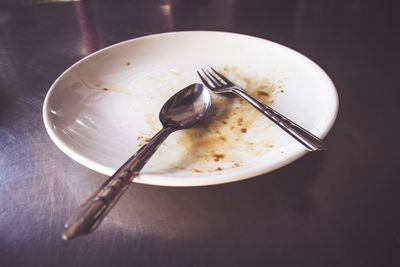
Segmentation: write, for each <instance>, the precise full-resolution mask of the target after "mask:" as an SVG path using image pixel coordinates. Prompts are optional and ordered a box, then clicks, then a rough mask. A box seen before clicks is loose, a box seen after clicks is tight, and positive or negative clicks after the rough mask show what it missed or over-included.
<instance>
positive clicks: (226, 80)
mask: <svg viewBox="0 0 400 267" xmlns="http://www.w3.org/2000/svg"><path fill="white" fill-rule="evenodd" d="M210 69H212V70H213V72H215V74H217V75H218V77H219V78H221V80H223V81H224V82H226V84H228V85H232V84H233V83H232V82H231V81H230V80H228V79H227V78H225V76H224V75H222V74H221V73H219V72H218V71H216V70H214V69H213V68H212V67H210Z"/></svg>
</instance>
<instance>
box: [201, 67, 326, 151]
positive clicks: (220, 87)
mask: <svg viewBox="0 0 400 267" xmlns="http://www.w3.org/2000/svg"><path fill="white" fill-rule="evenodd" d="M201 70H202V72H203V75H202V74H201V73H200V72H199V71H197V75H199V77H200V79H201V80H202V82H203V83H204V85H205V86H207V87H208V89H210V90H211V91H213V92H215V93H218V94H219V93H233V94H236V95H238V96H240V97H242V98H244V99H245V100H246V101H247V102H249V103H250V104H251V105H253V106H254V107H255V108H256V109H258V110H259V111H260V112H261V113H262V114H264V115H265V116H266V117H268V118H269V119H270V120H272V121H273V122H274V123H276V124H277V125H278V126H279V127H281V128H282V129H283V130H285V131H286V132H287V133H288V134H290V135H291V136H292V137H294V138H295V139H296V140H297V141H299V142H300V143H301V144H303V145H304V146H305V147H306V148H307V149H308V150H309V151H316V150H326V144H325V143H324V141H323V140H321V139H320V138H318V137H317V136H315V135H313V134H312V133H310V132H308V131H307V130H305V129H304V128H302V127H300V126H299V125H297V124H296V123H294V122H293V121H291V120H289V119H288V118H286V117H285V116H283V115H281V114H279V113H278V112H277V111H276V110H274V109H272V108H271V107H269V106H267V105H265V104H263V103H261V102H260V101H258V100H257V99H255V98H254V97H252V96H250V95H249V94H247V93H246V92H244V90H243V89H242V88H240V87H239V86H237V85H236V84H234V83H232V82H231V81H230V80H228V79H227V78H226V77H225V76H224V75H222V74H221V73H219V72H217V71H216V70H214V69H213V68H211V70H212V72H211V71H209V70H207V71H205V70H203V69H201Z"/></svg>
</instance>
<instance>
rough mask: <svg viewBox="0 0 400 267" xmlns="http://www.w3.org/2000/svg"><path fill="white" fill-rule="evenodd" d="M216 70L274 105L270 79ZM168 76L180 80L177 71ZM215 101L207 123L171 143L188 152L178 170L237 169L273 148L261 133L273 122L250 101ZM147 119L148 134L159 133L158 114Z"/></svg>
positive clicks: (234, 69)
mask: <svg viewBox="0 0 400 267" xmlns="http://www.w3.org/2000/svg"><path fill="white" fill-rule="evenodd" d="M217 71H219V72H221V73H222V74H223V75H225V76H226V77H227V78H228V79H230V80H231V81H232V82H234V83H236V84H238V85H239V86H241V87H242V88H243V90H245V91H246V92H247V93H248V94H250V95H252V96H253V97H255V98H256V99H257V100H259V101H260V102H262V103H264V104H266V105H271V104H272V103H273V101H274V100H273V97H274V94H275V93H276V92H277V91H278V90H279V89H277V88H278V85H277V84H276V83H275V82H273V81H272V80H271V78H270V76H268V75H262V74H258V73H256V74H254V73H255V72H254V71H253V70H246V69H245V68H240V67H238V66H225V67H224V68H223V69H222V70H221V69H219V70H217ZM168 74H169V75H170V76H169V77H172V76H173V77H180V76H179V75H178V74H179V73H178V72H175V71H169V72H168ZM179 79H181V78H179ZM279 86H280V85H279ZM279 91H280V92H282V91H283V90H279ZM279 91H278V92H279ZM212 102H213V105H212V106H211V110H210V112H209V114H208V116H207V118H205V120H203V121H202V122H201V123H199V124H198V125H197V126H195V127H193V128H191V129H186V130H184V131H179V133H177V134H176V135H177V137H176V139H175V140H174V141H172V142H176V145H178V146H179V147H183V148H184V151H185V152H184V153H183V154H182V156H179V158H178V159H177V162H176V163H175V165H178V167H176V169H182V170H183V169H184V170H187V171H189V170H191V171H192V172H195V173H200V172H213V171H222V170H226V169H229V168H237V167H240V166H241V165H242V163H243V161H242V160H243V158H246V155H251V156H250V157H252V156H255V155H261V154H262V153H265V148H266V147H268V148H272V147H273V145H271V139H269V138H268V137H267V136H266V135H265V134H260V133H263V132H265V130H266V129H267V128H268V127H269V125H271V122H270V121H269V120H268V119H267V118H265V116H263V115H262V114H261V113H260V112H259V111H258V110H257V109H255V108H254V107H253V106H251V105H250V104H249V103H248V102H247V101H245V100H243V99H242V98H239V97H237V96H233V95H218V94H212ZM145 115H146V114H145ZM146 116H147V117H145V121H146V122H147V123H148V124H149V125H150V128H152V129H151V132H152V133H151V134H148V135H149V136H152V135H153V134H154V132H156V130H157V131H158V130H159V129H153V128H154V126H155V125H157V127H159V122H158V120H157V117H156V116H155V115H152V116H148V115H146ZM157 127H156V128H157ZM137 141H138V145H139V146H142V145H143V144H144V143H145V142H147V140H146V137H144V136H140V137H138V140H137ZM168 142H169V140H167V143H168ZM173 145H175V144H173ZM170 147H172V146H170ZM239 163H240V164H239ZM217 164H218V165H217Z"/></svg>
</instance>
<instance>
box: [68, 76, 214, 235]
mask: <svg viewBox="0 0 400 267" xmlns="http://www.w3.org/2000/svg"><path fill="white" fill-rule="evenodd" d="M210 107H211V96H210V93H209V92H208V90H207V89H205V88H204V86H203V85H201V84H198V83H195V84H192V85H189V86H188V87H186V88H184V89H182V90H181V91H179V92H178V93H176V94H175V95H173V96H172V97H171V98H170V99H169V100H168V101H167V102H166V103H165V104H164V106H163V107H162V108H161V111H160V115H159V118H160V121H161V124H162V126H163V128H162V129H161V130H160V131H159V132H158V133H157V134H156V135H154V136H153V137H152V138H151V139H150V141H149V142H148V143H147V144H145V145H143V146H142V147H141V148H140V149H139V150H138V151H137V152H136V153H135V154H134V155H133V156H132V157H131V158H130V159H128V161H127V162H125V163H124V165H122V166H121V167H120V168H119V169H118V170H117V171H116V172H115V173H114V174H113V175H112V176H111V177H110V178H109V179H108V180H107V181H106V182H105V183H104V184H103V185H102V186H100V187H99V189H97V191H96V192H94V193H93V195H92V196H91V197H90V198H89V199H88V200H87V201H86V202H85V203H84V204H82V205H81V206H80V207H79V208H78V210H76V211H75V212H74V214H72V216H71V217H70V218H69V219H68V221H67V222H66V223H65V225H64V228H65V231H64V233H63V234H62V237H63V239H65V240H68V239H72V238H75V237H78V236H80V235H83V234H88V233H90V232H92V231H93V230H95V229H96V228H97V227H98V226H99V224H100V223H101V221H102V220H103V219H104V217H105V216H106V215H107V214H108V212H109V211H110V210H111V209H112V207H113V206H114V205H115V204H116V203H117V201H118V200H119V199H120V198H121V196H122V194H123V193H124V192H125V191H126V189H128V187H129V185H130V184H131V182H132V180H133V179H134V178H135V177H136V176H137V175H138V174H139V172H140V170H141V169H142V168H143V166H144V165H145V164H146V163H147V161H148V160H149V159H150V157H151V156H152V155H153V154H154V152H155V151H156V150H157V149H158V147H159V146H160V145H161V143H162V142H164V140H165V139H166V138H167V137H168V136H169V135H170V134H171V133H173V132H175V131H177V130H181V129H187V128H190V127H192V126H194V125H195V124H196V123H198V122H199V121H200V120H202V119H203V118H204V117H205V116H206V114H207V112H208V111H209V110H210Z"/></svg>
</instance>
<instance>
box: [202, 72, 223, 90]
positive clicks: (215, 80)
mask: <svg viewBox="0 0 400 267" xmlns="http://www.w3.org/2000/svg"><path fill="white" fill-rule="evenodd" d="M201 70H202V71H203V73H204V75H206V76H207V78H208V80H209V81H210V82H211V83H212V84H213V86H214V87H220V86H221V85H220V84H219V83H218V81H217V79H215V77H214V76H212V75H211V73H209V72H208V73H207V72H205V71H204V70H203V69H201Z"/></svg>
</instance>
